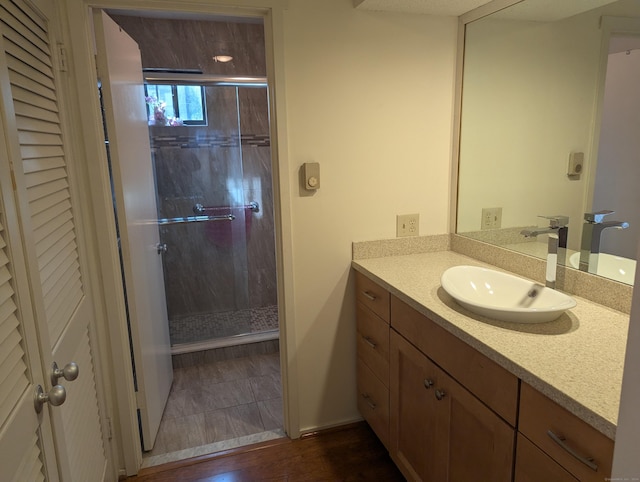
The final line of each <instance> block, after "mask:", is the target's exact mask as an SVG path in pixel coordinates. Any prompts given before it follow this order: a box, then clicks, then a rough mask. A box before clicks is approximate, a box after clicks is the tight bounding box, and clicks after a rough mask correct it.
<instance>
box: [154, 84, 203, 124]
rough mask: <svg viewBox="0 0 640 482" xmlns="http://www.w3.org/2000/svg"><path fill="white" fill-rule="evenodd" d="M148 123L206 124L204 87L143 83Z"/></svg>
mask: <svg viewBox="0 0 640 482" xmlns="http://www.w3.org/2000/svg"><path fill="white" fill-rule="evenodd" d="M144 93H145V100H146V102H147V114H148V116H149V125H156V126H182V125H186V126H206V125H207V110H206V101H205V93H204V87H203V86H200V85H177V84H145V86H144Z"/></svg>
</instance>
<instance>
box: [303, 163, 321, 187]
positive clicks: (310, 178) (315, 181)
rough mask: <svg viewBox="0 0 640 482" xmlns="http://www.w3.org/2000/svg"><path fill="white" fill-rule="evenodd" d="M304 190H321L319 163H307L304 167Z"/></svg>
mask: <svg viewBox="0 0 640 482" xmlns="http://www.w3.org/2000/svg"><path fill="white" fill-rule="evenodd" d="M302 166H303V172H304V176H303V178H304V188H305V189H306V190H308V191H315V190H317V189H319V188H320V164H318V163H317V162H305V163H304V164H303V165H302Z"/></svg>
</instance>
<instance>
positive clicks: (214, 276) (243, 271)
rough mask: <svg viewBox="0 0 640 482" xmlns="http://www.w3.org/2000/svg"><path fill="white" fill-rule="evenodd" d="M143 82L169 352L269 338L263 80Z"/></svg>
mask: <svg viewBox="0 0 640 482" xmlns="http://www.w3.org/2000/svg"><path fill="white" fill-rule="evenodd" d="M145 84H146V85H145V89H146V96H147V106H148V110H149V135H150V141H151V151H152V159H153V164H154V171H155V177H156V193H157V205H158V219H159V221H158V222H159V225H160V226H159V227H160V239H161V245H160V246H159V249H162V250H165V252H164V260H163V262H164V281H165V291H166V302H167V311H168V316H169V331H170V336H171V344H172V351H173V353H186V352H189V351H195V350H202V349H207V348H217V347H221V346H230V345H235V344H242V343H249V342H254V341H263V340H268V339H276V338H277V337H278V311H277V297H276V263H275V240H274V221H273V219H274V217H273V194H272V182H271V156H270V147H269V146H270V143H269V118H268V101H267V88H266V79H264V78H246V77H243V78H230V77H217V76H206V75H202V74H175V73H170V74H167V73H157V72H155V73H146V74H145Z"/></svg>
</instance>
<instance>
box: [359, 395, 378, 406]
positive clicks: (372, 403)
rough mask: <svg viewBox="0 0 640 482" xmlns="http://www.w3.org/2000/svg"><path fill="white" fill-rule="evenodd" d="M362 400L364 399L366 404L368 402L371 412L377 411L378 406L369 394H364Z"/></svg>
mask: <svg viewBox="0 0 640 482" xmlns="http://www.w3.org/2000/svg"><path fill="white" fill-rule="evenodd" d="M362 398H364V400H365V402H367V405H369V407H370V408H371V410H375V409H376V407H377V405H376V404H375V403H374V402H373V400H371V397H370V396H369V395H368V394H366V393H363V394H362Z"/></svg>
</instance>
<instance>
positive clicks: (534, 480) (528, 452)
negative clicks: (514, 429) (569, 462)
mask: <svg viewBox="0 0 640 482" xmlns="http://www.w3.org/2000/svg"><path fill="white" fill-rule="evenodd" d="M513 480H514V482H540V481H546V480H548V481H553V482H579V481H578V479H576V478H575V477H574V476H573V475H571V474H570V473H569V472H567V471H566V470H565V469H563V468H562V466H561V465H560V464H558V463H556V462H555V461H554V460H553V459H552V458H551V457H549V456H548V455H547V454H545V453H544V452H543V451H542V450H540V449H539V448H538V447H536V446H535V445H534V444H533V443H531V441H530V440H529V439H528V438H527V437H525V436H524V435H522V434H521V433H519V434H518V450H517V454H516V475H515V478H514V479H513Z"/></svg>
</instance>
